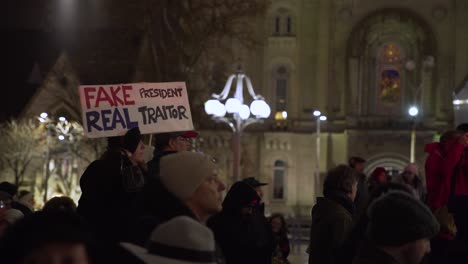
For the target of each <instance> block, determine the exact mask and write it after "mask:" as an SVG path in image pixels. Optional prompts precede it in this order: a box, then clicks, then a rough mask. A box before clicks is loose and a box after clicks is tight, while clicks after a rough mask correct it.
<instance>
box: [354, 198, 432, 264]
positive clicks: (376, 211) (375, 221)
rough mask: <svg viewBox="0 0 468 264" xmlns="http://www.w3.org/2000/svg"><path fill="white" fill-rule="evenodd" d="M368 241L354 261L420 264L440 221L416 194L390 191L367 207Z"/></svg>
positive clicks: (361, 263) (427, 251) (365, 263)
mask: <svg viewBox="0 0 468 264" xmlns="http://www.w3.org/2000/svg"><path fill="white" fill-rule="evenodd" d="M367 212H368V216H369V224H368V226H367V236H368V239H369V242H370V243H368V244H367V245H366V246H365V247H363V248H361V250H360V251H359V253H358V255H357V256H356V257H355V258H354V261H353V263H354V264H371V263H372V264H375V263H380V264H419V263H421V261H422V260H423V258H424V257H425V255H426V254H428V253H429V252H430V251H431V246H430V242H429V240H430V239H431V238H432V237H434V236H435V235H436V234H437V233H438V231H439V224H438V223H437V220H436V219H435V217H434V216H433V215H432V213H431V211H430V210H429V208H427V207H426V206H425V205H424V204H423V203H422V202H421V201H419V200H418V199H417V198H415V197H414V195H411V194H408V193H406V192H401V191H391V192H388V193H386V194H384V195H383V196H381V197H380V198H378V199H376V200H375V201H374V202H372V204H371V205H370V206H369V208H368V211H367Z"/></svg>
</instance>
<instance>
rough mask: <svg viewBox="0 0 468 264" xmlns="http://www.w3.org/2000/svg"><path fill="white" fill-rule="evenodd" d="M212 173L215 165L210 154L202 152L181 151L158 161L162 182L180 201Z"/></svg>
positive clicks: (186, 197)
mask: <svg viewBox="0 0 468 264" xmlns="http://www.w3.org/2000/svg"><path fill="white" fill-rule="evenodd" d="M214 173H216V165H215V164H214V162H213V161H212V159H211V157H210V156H208V155H205V154H202V153H196V152H190V151H181V152H177V153H174V154H170V155H166V156H164V157H163V158H161V162H160V171H159V175H160V179H161V182H162V184H163V185H164V186H165V187H166V188H167V189H168V190H169V191H170V192H171V193H172V194H174V195H175V196H176V197H177V198H179V199H180V200H181V201H185V200H186V199H188V198H190V196H192V194H193V193H194V192H195V190H196V189H197V188H198V186H200V184H202V183H203V181H204V180H205V179H206V178H207V177H210V176H212V175H213V174H214Z"/></svg>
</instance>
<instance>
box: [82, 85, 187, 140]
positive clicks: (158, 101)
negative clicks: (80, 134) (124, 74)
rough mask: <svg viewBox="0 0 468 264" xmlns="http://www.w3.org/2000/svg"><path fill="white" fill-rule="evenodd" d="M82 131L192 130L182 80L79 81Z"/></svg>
mask: <svg viewBox="0 0 468 264" xmlns="http://www.w3.org/2000/svg"><path fill="white" fill-rule="evenodd" d="M79 89H80V101H81V108H82V111H83V124H84V131H85V135H86V136H87V137H90V138H98V137H111V136H121V135H124V134H125V133H126V131H127V130H128V129H131V128H133V127H136V126H138V127H139V128H140V131H141V133H142V134H150V133H162V132H172V131H187V130H193V123H192V114H191V113H190V105H189V100H188V95H187V89H186V87H185V83H184V82H169V83H132V84H112V85H81V86H80V88H79Z"/></svg>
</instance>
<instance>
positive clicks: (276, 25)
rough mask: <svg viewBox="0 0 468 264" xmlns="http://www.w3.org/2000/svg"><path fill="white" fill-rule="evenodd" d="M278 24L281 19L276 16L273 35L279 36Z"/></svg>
mask: <svg viewBox="0 0 468 264" xmlns="http://www.w3.org/2000/svg"><path fill="white" fill-rule="evenodd" d="M280 23H281V17H279V16H277V17H275V31H274V32H275V35H279V34H280Z"/></svg>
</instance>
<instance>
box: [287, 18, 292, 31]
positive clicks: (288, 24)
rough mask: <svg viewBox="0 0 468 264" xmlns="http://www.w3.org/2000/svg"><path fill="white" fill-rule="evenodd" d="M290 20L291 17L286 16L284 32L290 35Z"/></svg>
mask: <svg viewBox="0 0 468 264" xmlns="http://www.w3.org/2000/svg"><path fill="white" fill-rule="evenodd" d="M291 23H292V20H291V17H290V16H288V17H287V18H286V34H288V35H291V34H292V24H291Z"/></svg>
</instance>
